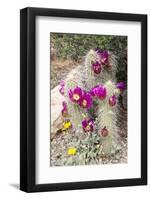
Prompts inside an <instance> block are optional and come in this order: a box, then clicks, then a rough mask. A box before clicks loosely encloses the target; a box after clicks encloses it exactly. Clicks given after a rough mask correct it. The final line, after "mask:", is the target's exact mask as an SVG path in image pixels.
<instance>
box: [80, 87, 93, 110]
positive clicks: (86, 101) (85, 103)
mask: <svg viewBox="0 0 151 200" xmlns="http://www.w3.org/2000/svg"><path fill="white" fill-rule="evenodd" d="M80 106H81V107H83V108H87V109H89V108H90V107H91V106H92V98H91V95H90V94H89V93H87V92H85V91H84V92H83V93H82V98H81V100H80Z"/></svg>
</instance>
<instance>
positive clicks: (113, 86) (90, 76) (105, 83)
mask: <svg viewBox="0 0 151 200" xmlns="http://www.w3.org/2000/svg"><path fill="white" fill-rule="evenodd" d="M116 70H117V59H116V57H115V56H114V55H113V54H112V53H110V52H108V51H106V50H105V51H104V50H100V49H95V50H90V51H89V52H88V53H87V55H86V57H85V62H84V65H81V66H79V67H78V68H77V69H76V70H75V73H72V76H71V75H69V76H68V77H67V79H66V80H65V82H62V83H61V88H60V92H61V94H63V95H64V96H65V99H66V102H63V110H62V115H63V116H64V118H65V121H70V122H71V124H72V129H74V131H75V135H78V134H79V133H81V132H82V133H83V134H95V135H97V136H99V137H100V141H101V144H102V147H103V153H104V154H105V155H108V154H110V153H111V151H112V146H113V142H114V141H115V140H116V138H117V136H118V133H117V115H118V104H119V103H118V96H119V95H120V94H121V93H122V91H123V90H124V89H125V84H124V83H123V82H120V83H117V82H116Z"/></svg>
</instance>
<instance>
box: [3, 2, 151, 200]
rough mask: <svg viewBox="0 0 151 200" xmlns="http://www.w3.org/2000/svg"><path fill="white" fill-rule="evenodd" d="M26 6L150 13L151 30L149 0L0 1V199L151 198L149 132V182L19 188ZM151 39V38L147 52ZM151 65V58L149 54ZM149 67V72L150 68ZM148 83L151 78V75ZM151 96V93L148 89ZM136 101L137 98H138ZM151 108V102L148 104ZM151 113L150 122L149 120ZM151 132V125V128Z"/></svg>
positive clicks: (149, 15) (150, 26)
mask: <svg viewBox="0 0 151 200" xmlns="http://www.w3.org/2000/svg"><path fill="white" fill-rule="evenodd" d="M27 6H33V7H49V8H64V9H65V8H66V9H81V10H94V11H95V10H98V11H112V12H128V13H145V14H148V35H150V34H151V24H150V18H151V2H150V0H142V1H132V0H125V1H121V0H108V1H101V0H93V1H88V0H84V1H81V0H76V1H71V0H54V1H50V0H43V1H40V0H37V1H34V0H26V1H25V0H24V1H23V0H14V1H11V0H4V1H1V3H0V199H5V200H7V199H9V200H11V199H16V200H20V199H21V200H24V199H25V200H31V199H32V200H39V199H42V200H48V199H53V200H54V199H55V200H57V199H59V200H60V199H61V200H62V199H66V200H68V199H70V200H75V199H88V200H89V199H94V198H95V199H106V200H108V199H116V200H119V199H120V200H125V199H126V200H127V199H133V198H135V199H136V198H138V199H146V200H147V199H150V197H149V196H151V186H150V183H151V173H150V168H151V159H150V156H151V154H150V150H151V147H150V144H151V142H150V141H151V137H150V133H148V141H149V142H148V150H149V156H148V161H149V166H148V168H149V170H148V172H149V185H148V186H139V187H123V188H110V189H93V190H81V191H63V192H51V193H34V194H26V193H24V192H21V191H19V190H18V187H19V186H18V184H19V9H21V8H23V7H27ZM150 54H151V40H150V38H148V55H150ZM148 57H149V59H148V66H149V67H150V64H151V59H150V56H148ZM149 67H148V74H150V72H151V70H150V68H149ZM149 86H151V81H150V77H149ZM148 96H149V100H148V101H150V100H151V98H150V97H151V93H150V92H149V95H148ZM136 101H137V99H136ZM149 110H150V106H149ZM150 119H151V115H150V114H149V118H148V122H149V123H150ZM148 132H150V127H149V131H148Z"/></svg>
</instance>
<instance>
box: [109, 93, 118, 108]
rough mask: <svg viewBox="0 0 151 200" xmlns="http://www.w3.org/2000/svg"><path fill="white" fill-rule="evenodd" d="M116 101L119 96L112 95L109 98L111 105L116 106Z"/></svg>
mask: <svg viewBox="0 0 151 200" xmlns="http://www.w3.org/2000/svg"><path fill="white" fill-rule="evenodd" d="M116 101H117V97H116V96H115V95H113V96H111V97H110V98H109V104H110V106H115V104H116Z"/></svg>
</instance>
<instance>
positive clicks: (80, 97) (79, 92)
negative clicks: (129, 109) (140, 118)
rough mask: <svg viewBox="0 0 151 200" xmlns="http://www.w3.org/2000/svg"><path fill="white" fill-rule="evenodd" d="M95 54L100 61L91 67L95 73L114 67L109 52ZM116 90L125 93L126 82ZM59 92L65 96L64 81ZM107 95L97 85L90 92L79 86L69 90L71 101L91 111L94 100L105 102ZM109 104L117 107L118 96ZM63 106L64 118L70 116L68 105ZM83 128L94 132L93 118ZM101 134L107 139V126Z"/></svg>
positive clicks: (86, 121)
mask: <svg viewBox="0 0 151 200" xmlns="http://www.w3.org/2000/svg"><path fill="white" fill-rule="evenodd" d="M95 52H96V53H97V55H98V57H99V59H98V60H97V61H95V62H93V63H92V66H91V67H92V70H93V71H94V73H95V74H100V72H101V71H102V69H103V67H107V68H109V69H111V67H112V65H111V63H110V61H109V52H108V51H102V50H100V49H95ZM116 88H117V89H119V90H120V91H123V90H124V89H125V84H124V82H119V83H117V84H116ZM59 91H60V93H61V94H62V95H64V94H65V82H64V81H61V83H60V89H59ZM106 95H107V91H106V88H105V87H104V86H103V85H97V86H95V87H94V88H92V89H91V90H90V91H88V92H87V91H85V90H83V89H82V88H80V87H79V86H76V87H75V88H72V89H69V91H68V97H69V98H70V101H71V102H72V103H74V104H77V105H78V106H80V107H81V108H84V109H90V108H91V107H92V106H93V99H95V98H97V99H99V100H101V101H103V100H104V99H105V98H106ZM108 103H109V105H110V106H115V105H116V103H117V96H116V95H113V96H111V97H110V98H109V100H108ZM62 106H63V108H62V111H61V112H62V116H63V117H66V116H68V110H67V103H66V102H65V101H63V103H62ZM82 128H83V130H84V131H85V132H92V131H93V130H94V120H93V119H92V118H87V119H84V120H83V121H82ZM99 134H100V135H101V136H103V137H106V136H107V135H108V130H107V128H106V126H105V127H104V128H102V130H101V132H100V133H99Z"/></svg>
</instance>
